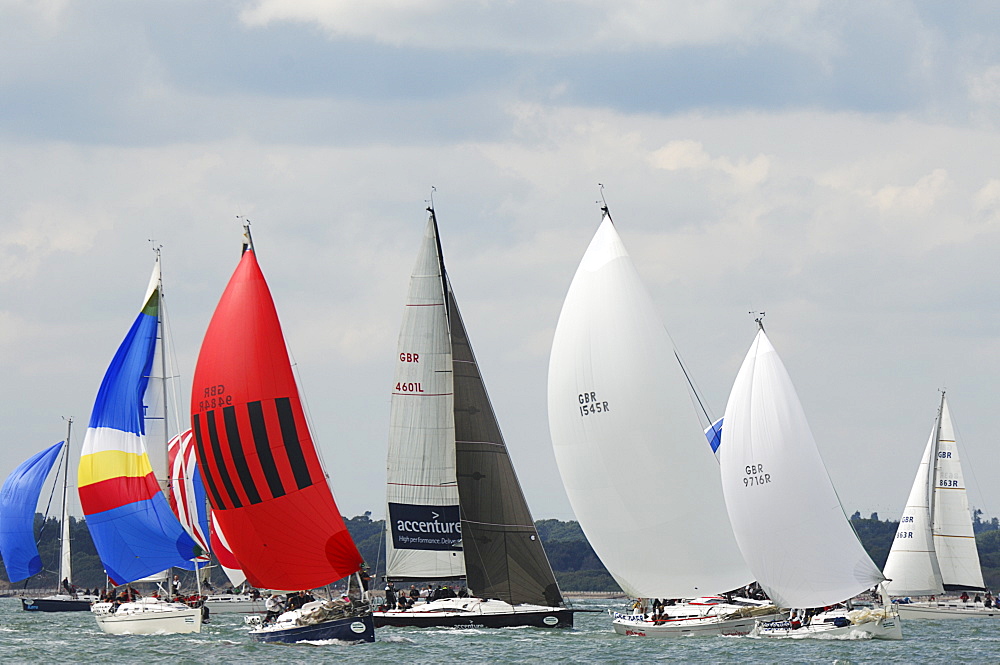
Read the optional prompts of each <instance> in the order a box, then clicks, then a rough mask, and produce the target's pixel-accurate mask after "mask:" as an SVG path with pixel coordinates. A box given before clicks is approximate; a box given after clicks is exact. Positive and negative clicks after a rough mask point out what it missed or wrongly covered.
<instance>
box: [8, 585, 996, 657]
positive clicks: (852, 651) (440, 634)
mask: <svg viewBox="0 0 1000 665" xmlns="http://www.w3.org/2000/svg"><path fill="white" fill-rule="evenodd" d="M622 605H623V603H622V601H609V600H583V601H578V602H576V603H575V604H574V606H575V607H580V608H587V609H599V610H605V609H607V608H614V609H622ZM247 631H248V628H247V627H246V626H245V625H244V622H243V617H242V615H236V614H216V615H213V616H212V617H211V623H208V624H206V625H204V626H203V627H202V632H201V633H200V634H198V635H142V636H139V635H136V636H130V635H105V634H104V633H102V632H101V631H100V629H99V628H98V627H97V623H96V622H95V621H94V618H93V617H92V616H91V615H90V613H89V612H58V613H46V612H25V611H23V610H22V609H21V605H20V601H18V600H17V599H14V598H0V663H29V662H30V663H33V664H37V663H59V664H60V665H64V664H66V663H93V664H95V665H96V664H98V663H100V664H106V663H114V664H116V665H117V664H119V663H144V664H145V663H191V664H192V665H193V664H198V663H266V664H267V665H274V664H275V663H289V662H307V663H393V664H394V665H409V664H411V663H457V662H461V663H642V662H664V663H831V664H834V663H836V664H838V665H847V664H850V663H976V664H977V665H982V664H983V663H996V662H1000V621H998V620H997V619H989V618H985V619H961V620H954V621H905V622H904V623H903V634H904V639H903V641H901V642H887V641H881V640H855V641H840V640H837V641H833V640H822V641H821V640H761V639H752V638H748V637H693V638H684V639H655V638H641V637H624V636H620V635H616V634H615V632H614V630H613V629H612V628H611V619H610V617H609V616H608V614H607V613H606V612H603V611H602V612H599V613H593V614H589V613H588V614H577V615H576V627H575V628H573V629H571V630H565V629H559V630H544V629H539V628H505V629H499V630H485V629H454V628H423V629H414V628H380V629H378V630H377V631H376V642H375V643H374V644H354V645H348V644H338V643H318V644H297V645H276V644H258V643H255V642H252V641H251V640H250V638H249V636H248V635H247Z"/></svg>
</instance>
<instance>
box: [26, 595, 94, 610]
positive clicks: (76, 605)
mask: <svg viewBox="0 0 1000 665" xmlns="http://www.w3.org/2000/svg"><path fill="white" fill-rule="evenodd" d="M21 609H23V610H24V611H25V612H89V611H90V601H89V600H50V599H46V598H30V599H26V598H22V599H21Z"/></svg>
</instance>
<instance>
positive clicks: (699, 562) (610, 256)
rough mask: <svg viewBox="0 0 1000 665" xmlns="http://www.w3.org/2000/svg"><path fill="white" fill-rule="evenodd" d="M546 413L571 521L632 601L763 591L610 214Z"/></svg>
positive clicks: (592, 253) (557, 364) (553, 374)
mask: <svg viewBox="0 0 1000 665" xmlns="http://www.w3.org/2000/svg"><path fill="white" fill-rule="evenodd" d="M548 408H549V427H550V431H551V435H552V444H553V449H554V451H555V457H556V461H557V463H558V465H559V472H560V474H561V476H562V481H563V484H564V486H565V488H566V493H567V495H568V496H569V500H570V503H571V504H572V506H573V511H574V513H575V514H576V517H577V519H578V520H579V521H580V525H581V526H582V528H583V530H584V532H585V533H586V535H587V539H588V540H589V541H590V543H591V545H592V546H593V547H594V550H595V552H596V553H597V555H598V556H599V557H600V559H601V561H602V562H603V563H604V565H605V566H606V567H607V568H608V570H609V571H610V572H611V574H612V575H613V576H614V578H615V579H616V580H617V581H618V583H619V585H621V587H622V589H623V590H624V591H625V592H626V593H628V594H630V595H632V596H639V597H645V598H691V597H696V596H700V595H704V594H707V593H719V592H723V591H728V590H730V589H735V588H737V587H740V586H743V585H745V584H748V583H749V582H750V581H751V580H752V579H753V578H752V576H751V574H750V572H749V571H748V570H747V567H746V565H745V564H744V562H743V559H742V557H741V556H740V552H739V550H738V548H737V546H736V542H735V540H734V538H733V533H732V530H731V529H730V526H729V520H728V517H727V515H726V510H725V507H724V505H723V500H722V493H721V491H720V486H719V483H720V481H719V466H718V463H717V462H716V460H715V458H714V456H713V454H712V450H711V448H710V447H709V446H707V445H706V444H705V434H704V433H703V431H702V427H701V425H700V424H699V422H698V418H697V415H696V412H695V410H694V406H693V402H692V398H691V394H690V392H689V386H688V383H687V381H686V379H685V377H684V375H683V372H682V369H681V367H680V363H679V361H678V360H677V357H676V355H675V352H674V346H673V342H672V341H671V339H670V336H669V335H668V333H667V331H666V329H665V328H664V326H663V323H662V322H661V320H660V319H659V317H658V316H657V314H656V312H655V308H654V305H653V302H652V300H651V299H650V297H649V295H648V294H647V292H646V290H645V288H644V287H643V285H642V283H641V281H640V279H639V275H638V273H637V272H636V269H635V267H634V265H633V264H632V261H631V259H630V258H629V255H628V253H627V252H626V250H625V247H624V246H623V244H622V242H621V239H620V238H619V236H618V233H617V232H616V230H615V228H614V225H613V224H612V222H611V219H610V217H609V216H608V215H607V214H606V215H605V217H604V220H603V221H602V223H601V226H600V228H599V229H598V231H597V233H596V235H595V236H594V238H593V240H592V241H591V243H590V246H589V247H588V249H587V252H586V254H585V255H584V257H583V260H582V261H581V263H580V266H579V269H578V270H577V271H576V275H575V276H574V277H573V282H572V284H571V285H570V288H569V292H568V293H567V295H566V300H565V303H564V304H563V308H562V312H561V314H560V315H559V323H558V325H557V326H556V331H555V337H554V339H553V342H552V354H551V359H550V362H549V380H548ZM726 426H727V427H728V421H727V423H726Z"/></svg>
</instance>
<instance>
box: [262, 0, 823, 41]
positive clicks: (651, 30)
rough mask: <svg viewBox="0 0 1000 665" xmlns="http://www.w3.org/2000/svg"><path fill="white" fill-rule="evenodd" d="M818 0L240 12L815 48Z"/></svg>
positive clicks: (330, 21)
mask: <svg viewBox="0 0 1000 665" xmlns="http://www.w3.org/2000/svg"><path fill="white" fill-rule="evenodd" d="M821 8H822V5H821V3H818V2H806V3H803V2H790V1H788V0H769V1H767V2H757V3H744V2H737V1H735V0H714V1H713V2H699V3H691V2H683V1H681V0H672V1H669V2H649V1H648V0H622V1H621V2H615V3H610V4H609V3H606V2H601V1H600V0H556V1H553V2H535V1H532V0H471V1H470V0H369V1H367V2H353V1H335V2H329V1H327V0H256V1H255V2H254V3H253V5H252V6H251V7H249V8H247V9H245V10H244V11H243V13H242V19H243V21H244V22H245V23H246V24H247V25H249V26H254V27H263V26H267V25H269V24H271V23H274V22H280V21H291V22H302V23H311V24H315V25H318V26H319V27H321V28H322V29H323V30H324V31H326V32H327V33H328V34H329V35H331V36H334V37H349V38H357V39H371V40H374V41H376V42H380V43H384V44H388V45H392V46H416V47H420V48H429V49H455V48H475V49H494V50H501V51H522V52H563V53H574V52H591V51H594V50H599V49H607V50H613V51H616V50H622V49H626V48H629V49H630V48H636V47H648V46H656V47H674V46H689V45H708V44H718V43H723V42H734V41H735V42H737V43H746V44H753V43H760V42H779V43H784V44H787V45H792V46H795V47H796V48H801V49H802V50H806V49H809V50H814V49H816V48H817V47H820V46H824V45H825V46H826V47H830V46H832V45H833V44H834V43H835V42H836V41H837V38H836V37H835V36H834V35H831V34H830V33H829V31H828V27H829V22H828V21H825V20H823V18H822V16H821V15H820V14H821V11H820V10H821Z"/></svg>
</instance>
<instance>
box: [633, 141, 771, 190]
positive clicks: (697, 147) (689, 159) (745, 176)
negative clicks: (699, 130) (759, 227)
mask: <svg viewBox="0 0 1000 665" xmlns="http://www.w3.org/2000/svg"><path fill="white" fill-rule="evenodd" d="M649 160H650V163H651V164H652V165H653V166H655V167H656V168H660V169H664V170H666V171H682V170H693V171H702V170H709V169H712V170H715V171H719V172H721V173H725V174H727V175H729V176H732V178H733V181H734V183H735V184H736V185H737V187H739V188H741V189H749V188H752V187H755V186H757V185H760V184H761V183H763V182H764V181H765V180H766V179H767V174H768V170H769V167H770V161H769V160H768V158H767V157H766V156H764V155H757V156H756V157H754V158H753V159H747V158H745V157H741V158H739V159H736V160H734V159H732V158H730V157H725V156H723V157H717V158H712V157H711V156H710V155H709V154H708V153H707V152H706V151H705V149H704V147H703V146H702V145H701V143H699V142H698V141H691V140H686V141H671V142H670V143H668V144H667V145H665V146H663V147H662V148H660V149H658V150H655V151H654V152H653V153H652V154H651V155H650V156H649Z"/></svg>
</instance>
